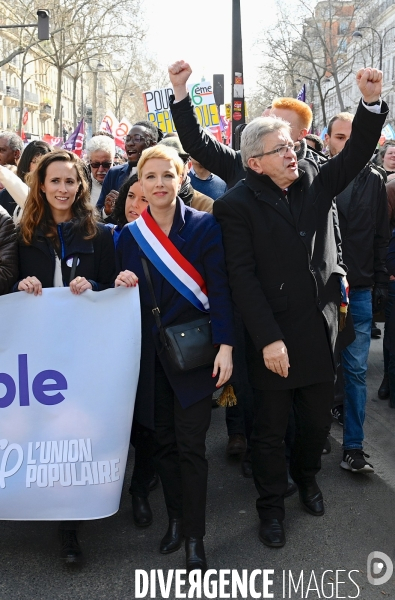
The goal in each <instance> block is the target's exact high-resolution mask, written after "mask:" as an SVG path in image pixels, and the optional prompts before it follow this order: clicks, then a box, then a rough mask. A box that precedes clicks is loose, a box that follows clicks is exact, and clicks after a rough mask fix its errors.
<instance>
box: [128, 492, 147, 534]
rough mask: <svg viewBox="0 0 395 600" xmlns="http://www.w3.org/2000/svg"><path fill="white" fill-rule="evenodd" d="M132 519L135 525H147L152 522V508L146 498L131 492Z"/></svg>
mask: <svg viewBox="0 0 395 600" xmlns="http://www.w3.org/2000/svg"><path fill="white" fill-rule="evenodd" d="M132 510H133V521H134V524H135V525H136V526H137V527H149V526H150V525H151V523H152V510H151V507H150V505H149V502H148V498H144V497H143V496H136V494H132Z"/></svg>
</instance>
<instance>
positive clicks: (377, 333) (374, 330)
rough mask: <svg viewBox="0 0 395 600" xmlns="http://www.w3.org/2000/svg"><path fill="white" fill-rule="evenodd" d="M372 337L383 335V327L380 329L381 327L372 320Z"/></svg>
mask: <svg viewBox="0 0 395 600" xmlns="http://www.w3.org/2000/svg"><path fill="white" fill-rule="evenodd" d="M370 337H372V338H375V339H377V338H380V337H381V329H380V327H377V325H376V323H375V322H374V321H372V326H371V329H370Z"/></svg>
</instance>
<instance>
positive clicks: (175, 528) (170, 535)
mask: <svg viewBox="0 0 395 600" xmlns="http://www.w3.org/2000/svg"><path fill="white" fill-rule="evenodd" d="M183 539H184V534H183V532H182V519H169V528H168V530H167V531H166V533H165V535H164V537H163V538H162V540H161V543H160V546H159V552H160V553H161V554H171V553H172V552H176V551H177V550H179V549H180V548H181V545H182V540H183Z"/></svg>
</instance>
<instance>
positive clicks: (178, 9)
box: [142, 0, 275, 102]
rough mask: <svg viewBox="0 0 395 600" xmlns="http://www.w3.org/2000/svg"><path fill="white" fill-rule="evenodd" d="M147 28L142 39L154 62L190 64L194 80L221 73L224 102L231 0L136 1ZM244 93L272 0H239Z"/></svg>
mask: <svg viewBox="0 0 395 600" xmlns="http://www.w3.org/2000/svg"><path fill="white" fill-rule="evenodd" d="M142 4H143V7H144V12H145V21H146V23H147V24H148V27H149V30H148V35H147V38H146V44H147V45H148V46H149V48H150V50H151V53H152V54H154V55H155V56H156V57H157V59H158V61H159V62H161V63H162V64H163V65H164V66H167V65H168V64H170V63H171V62H173V61H174V60H180V59H183V60H186V61H188V62H189V63H190V65H191V67H192V70H193V72H194V73H195V75H196V77H195V78H194V79H195V81H196V80H197V81H199V80H200V79H201V77H202V75H204V77H205V78H206V79H207V80H209V79H211V78H212V75H213V74H214V73H223V74H224V75H225V101H226V102H230V82H231V79H230V76H231V62H232V49H231V34H232V0H198V1H197V2H188V0H142ZM241 12H242V14H241V20H242V36H243V61H244V81H245V85H246V91H245V94H246V96H247V98H248V94H249V93H250V92H251V91H252V90H253V89H254V87H255V81H256V79H257V67H258V65H259V64H260V62H261V59H260V58H259V52H258V50H257V49H256V48H254V43H255V42H256V40H257V39H258V38H259V37H261V33H262V30H263V29H264V27H266V26H267V25H269V24H270V23H271V22H274V20H275V2H274V0H263V1H261V2H259V3H258V2H257V1H255V0H241Z"/></svg>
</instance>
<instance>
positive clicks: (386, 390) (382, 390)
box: [377, 373, 390, 400]
mask: <svg viewBox="0 0 395 600" xmlns="http://www.w3.org/2000/svg"><path fill="white" fill-rule="evenodd" d="M377 395H378V397H379V398H380V400H386V399H387V398H389V397H390V382H389V377H388V373H384V377H383V381H382V382H381V385H380V387H379V389H378V391H377Z"/></svg>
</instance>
